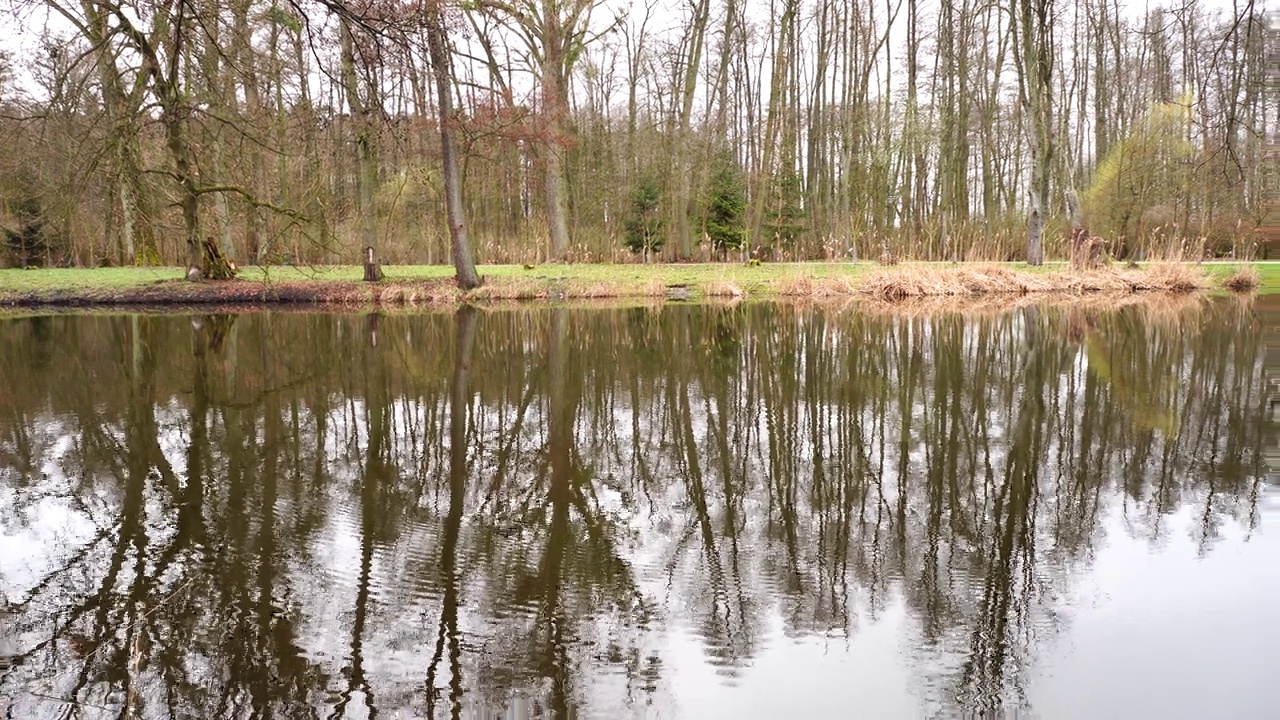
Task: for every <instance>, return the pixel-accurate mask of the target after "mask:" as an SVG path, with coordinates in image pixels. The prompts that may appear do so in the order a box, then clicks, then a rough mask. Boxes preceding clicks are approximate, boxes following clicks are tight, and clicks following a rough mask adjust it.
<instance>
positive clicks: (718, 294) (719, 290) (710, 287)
mask: <svg viewBox="0 0 1280 720" xmlns="http://www.w3.org/2000/svg"><path fill="white" fill-rule="evenodd" d="M703 294H704V295H706V296H707V297H714V298H740V297H744V296H746V294H747V293H746V292H745V291H744V290H743V289H742V288H740V287H738V285H737V283H734V282H730V281H728V280H716V281H713V282H710V283H708V284H707V287H706V289H705V290H703Z"/></svg>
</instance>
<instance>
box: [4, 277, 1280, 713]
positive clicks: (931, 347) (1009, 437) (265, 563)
mask: <svg viewBox="0 0 1280 720" xmlns="http://www.w3.org/2000/svg"><path fill="white" fill-rule="evenodd" d="M1129 300H1131V299H1129V298H1126V299H1125V300H1124V301H1120V300H1114V301H1103V302H1083V301H1082V302H1075V301H1059V302H1055V303H1051V304H1047V305H1022V306H1019V307H1012V308H1004V309H1001V308H982V307H973V308H967V309H963V310H961V309H958V308H956V307H954V306H953V307H946V306H943V307H938V306H936V305H935V306H932V307H921V306H904V307H899V308H886V307H883V306H873V305H869V304H861V305H860V304H856V303H855V304H844V305H824V304H818V305H804V306H796V305H788V304H768V303H742V304H738V305H699V304H682V303H668V304H666V305H654V306H641V307H618V308H609V307H605V308H580V307H552V306H548V305H537V306H517V307H498V308H478V309H477V308H462V309H460V310H457V311H447V312H435V313H422V314H406V313H397V314H388V315H370V314H321V313H304V312H246V313H240V314H235V313H225V314H152V315H148V314H142V315H106V314H89V315H50V316H43V317H10V318H6V319H0V600H2V601H3V603H4V605H3V608H2V609H0V708H7V711H8V713H9V715H8V716H9V717H16V718H72V717H74V718H99V717H103V718H105V717H112V718H115V717H136V718H224V717H226V718H242V717H243V718H248V717H286V718H338V717H344V718H373V717H375V716H377V717H382V718H420V717H450V718H491V717H493V718H497V717H502V718H526V717H549V718H560V717H578V718H630V717H637V718H699V719H700V718H776V717H787V716H794V717H840V718H845V717H850V718H852V717H859V718H860V717H866V718H886V719H892V718H935V717H937V718H949V717H958V716H967V717H1036V718H1144V717H1150V718H1206V717H1214V718H1268V717H1274V716H1275V715H1276V713H1277V712H1280V710H1277V704H1276V702H1277V701H1276V699H1275V695H1274V692H1273V691H1272V690H1271V689H1270V688H1271V682H1272V680H1273V679H1274V669H1275V668H1276V667H1280V629H1278V628H1280V623H1278V622H1277V615H1276V613H1277V610H1278V609H1280V605H1277V600H1280V477H1278V476H1277V475H1276V474H1275V473H1274V472H1273V471H1272V468H1276V467H1280V410H1276V409H1274V408H1280V393H1278V392H1277V380H1276V378H1277V377H1280V370H1278V369H1280V332H1277V331H1276V328H1277V327H1278V326H1280V305H1277V303H1276V302H1275V301H1274V300H1273V299H1270V298H1262V299H1260V300H1258V301H1256V302H1255V301H1247V300H1245V301H1242V300H1237V299H1234V298H1219V299H1205V298H1181V299H1178V298H1174V299H1169V298H1164V299H1156V300H1154V301H1150V302H1129ZM1268 346H1270V347H1271V348H1272V352H1271V354H1270V355H1268V352H1267V348H1268ZM1269 363H1270V368H1269V365H1268V364H1269ZM1273 403H1274V405H1273Z"/></svg>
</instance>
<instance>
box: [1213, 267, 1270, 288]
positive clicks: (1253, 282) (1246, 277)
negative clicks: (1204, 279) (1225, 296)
mask: <svg viewBox="0 0 1280 720" xmlns="http://www.w3.org/2000/svg"><path fill="white" fill-rule="evenodd" d="M1261 284H1262V273H1259V272H1258V268H1256V267H1253V266H1246V267H1242V268H1240V269H1238V270H1236V271H1235V272H1234V273H1232V274H1231V277H1229V278H1227V279H1226V280H1224V281H1223V282H1222V286H1223V287H1225V288H1226V289H1228V290H1230V291H1231V292H1233V293H1248V292H1253V291H1254V290H1257V289H1258V286H1259V285H1261Z"/></svg>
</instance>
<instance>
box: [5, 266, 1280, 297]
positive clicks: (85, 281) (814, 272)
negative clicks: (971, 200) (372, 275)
mask: <svg viewBox="0 0 1280 720" xmlns="http://www.w3.org/2000/svg"><path fill="white" fill-rule="evenodd" d="M385 271H386V279H385V280H384V281H382V282H379V283H363V282H360V281H359V278H360V272H361V270H360V268H359V267H355V266H326V267H318V268H306V267H287V268H246V269H244V271H242V273H241V275H240V277H239V278H237V279H236V280H233V281H226V282H197V283H189V282H185V281H182V280H180V279H179V278H180V277H181V275H182V271H181V269H180V268H107V269H94V270H77V269H50V270H0V304H4V305H23V306H33V305H64V306H84V305H184V304H200V305H207V304H225V305H234V304H274V303H318V304H338V305H368V304H388V305H394V304H409V305H416V304H439V303H452V302H458V301H494V300H568V299H608V298H627V297H633V298H669V299H680V300H684V299H694V298H699V297H716V298H741V297H778V296H781V297H791V298H799V297H808V298H820V297H844V296H847V297H857V296H865V297H874V298H878V299H881V300H890V301H892V300H899V299H905V298H913V297H948V296H977V295H997V296H999V295H1005V296H1014V295H1036V294H1049V293H1063V294H1075V295H1079V294H1085V293H1136V292H1173V293H1180V292H1192V291H1198V290H1222V289H1231V290H1233V291H1252V290H1255V289H1256V290H1260V291H1262V292H1275V291H1280V263H1255V264H1241V263H1205V264H1192V263H1174V262H1165V263H1150V264H1146V265H1143V266H1140V267H1128V266H1120V265H1112V266H1107V267H1102V268H1098V269H1092V270H1083V271H1081V270H1072V269H1070V268H1068V267H1067V266H1066V265H1065V264H1048V265H1045V266H1042V267H1037V268H1033V267H1029V266H1027V265H1024V264H1020V263H1004V264H1001V263H959V264H948V263H902V264H900V265H895V266H892V267H885V266H880V265H876V264H853V263H764V264H761V265H736V264H687V265H686V264H672V265H603V264H601V265H586V264H583V265H562V264H549V265H538V266H533V267H528V266H515V265H505V266H485V267H482V268H481V274H482V275H483V276H484V278H485V283H484V285H482V286H481V287H480V288H477V289H476V290H473V291H471V292H467V293H463V292H460V291H459V290H458V288H457V287H456V286H455V285H454V283H453V279H452V274H453V270H452V268H451V267H449V266H387V267H386V268H385Z"/></svg>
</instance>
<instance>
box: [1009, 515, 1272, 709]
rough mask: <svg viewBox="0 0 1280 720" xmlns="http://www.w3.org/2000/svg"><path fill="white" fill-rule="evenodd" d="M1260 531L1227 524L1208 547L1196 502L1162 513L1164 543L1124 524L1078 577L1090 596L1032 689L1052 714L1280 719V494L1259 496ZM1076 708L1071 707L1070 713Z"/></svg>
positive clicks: (1038, 705)
mask: <svg viewBox="0 0 1280 720" xmlns="http://www.w3.org/2000/svg"><path fill="white" fill-rule="evenodd" d="M1259 514H1260V518H1259V523H1258V528H1257V529H1256V530H1254V531H1253V532H1251V533H1250V532H1246V530H1245V529H1243V528H1241V527H1240V526H1239V525H1236V524H1234V523H1227V524H1225V525H1224V526H1223V527H1222V528H1221V529H1220V530H1221V535H1222V537H1221V539H1220V540H1218V541H1217V542H1216V543H1215V544H1214V546H1213V548H1212V549H1211V550H1210V551H1209V552H1208V553H1206V554H1204V555H1203V556H1201V554H1200V552H1199V542H1198V536H1199V522H1200V519H1199V517H1197V516H1196V513H1195V512H1193V511H1192V510H1191V509H1190V508H1185V507H1184V508H1183V509H1181V510H1180V511H1179V512H1177V513H1175V514H1174V515H1172V516H1170V517H1168V518H1166V519H1165V522H1166V523H1167V525H1166V529H1165V533H1164V537H1163V538H1162V539H1161V541H1160V542H1159V543H1158V544H1153V543H1150V542H1148V541H1147V540H1145V539H1140V538H1135V537H1133V535H1131V534H1129V533H1127V532H1125V531H1124V530H1123V529H1122V527H1121V525H1122V521H1121V520H1120V518H1119V517H1118V515H1117V514H1116V513H1112V514H1111V516H1110V517H1109V518H1108V521H1107V526H1108V529H1109V532H1108V542H1107V543H1106V545H1104V546H1103V547H1102V548H1101V549H1099V550H1098V553H1097V558H1096V560H1095V562H1094V563H1093V566H1092V568H1091V569H1090V570H1089V572H1088V574H1087V575H1086V576H1085V577H1084V578H1083V579H1082V580H1081V584H1083V585H1087V586H1091V587H1094V588H1096V599H1095V601H1094V602H1093V603H1092V604H1088V605H1084V606H1080V607H1075V608H1072V611H1071V612H1072V619H1071V622H1070V624H1069V626H1068V627H1067V628H1066V631H1065V633H1064V634H1063V636H1062V637H1060V638H1058V639H1057V640H1056V641H1055V642H1054V643H1053V645H1052V647H1051V648H1045V649H1043V650H1042V651H1041V652H1040V654H1039V662H1038V665H1037V667H1036V668H1034V669H1033V673H1032V677H1031V683H1030V699H1031V702H1032V705H1033V707H1035V709H1036V711H1037V714H1038V715H1039V716H1041V717H1044V718H1067V717H1092V718H1107V717H1111V718H1142V717H1147V718H1168V719H1172V718H1188V719H1191V718H1196V719H1199V718H1216V717H1226V715H1224V714H1223V713H1224V711H1225V709H1227V708H1230V711H1229V712H1230V717H1232V718H1240V719H1242V720H1243V719H1245V718H1268V717H1275V712H1276V709H1275V697H1276V696H1275V694H1274V692H1273V691H1272V690H1270V688H1272V687H1273V685H1272V683H1273V680H1274V673H1275V669H1276V668H1278V667H1280V626H1278V625H1277V622H1276V612H1277V606H1276V600H1277V599H1280V492H1277V491H1274V490H1272V491H1269V492H1267V493H1266V494H1265V495H1264V496H1263V497H1262V498H1261V499H1260V500H1259ZM1068 711H1069V712H1068Z"/></svg>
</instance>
